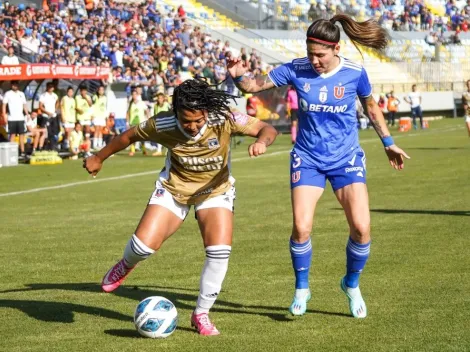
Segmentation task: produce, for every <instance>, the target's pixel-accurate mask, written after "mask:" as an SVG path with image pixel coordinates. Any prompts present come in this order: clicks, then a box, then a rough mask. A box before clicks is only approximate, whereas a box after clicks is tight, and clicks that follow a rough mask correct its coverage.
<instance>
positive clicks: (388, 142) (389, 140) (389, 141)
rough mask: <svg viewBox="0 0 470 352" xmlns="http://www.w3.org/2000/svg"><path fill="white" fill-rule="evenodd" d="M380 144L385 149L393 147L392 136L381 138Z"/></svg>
mask: <svg viewBox="0 0 470 352" xmlns="http://www.w3.org/2000/svg"><path fill="white" fill-rule="evenodd" d="M382 144H383V145H384V147H385V148H387V147H390V146H391V145H394V144H395V142H394V141H393V138H392V136H387V137H384V138H382Z"/></svg>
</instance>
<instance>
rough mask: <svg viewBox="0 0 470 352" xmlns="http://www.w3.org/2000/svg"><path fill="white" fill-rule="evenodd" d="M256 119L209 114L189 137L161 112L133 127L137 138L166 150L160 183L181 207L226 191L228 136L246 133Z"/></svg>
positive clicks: (170, 115) (171, 115) (169, 115)
mask: <svg viewBox="0 0 470 352" xmlns="http://www.w3.org/2000/svg"><path fill="white" fill-rule="evenodd" d="M257 121H258V120H257V119H255V118H253V117H251V116H248V115H245V114H241V113H238V112H236V113H233V114H232V115H231V116H229V117H227V118H221V117H218V116H211V115H209V118H208V121H207V123H206V124H205V125H204V126H203V128H202V129H201V130H200V131H199V133H198V134H197V135H196V136H194V137H192V136H190V135H189V134H187V133H186V132H185V131H184V129H183V128H182V127H181V125H180V124H179V122H178V119H177V118H176V116H175V114H174V113H173V112H162V113H160V114H158V115H156V116H154V117H152V118H150V119H148V120H147V121H144V122H142V123H141V124H140V125H138V126H137V127H136V133H137V135H138V136H139V137H140V138H142V139H144V140H148V141H153V142H157V143H159V144H161V145H163V146H164V147H166V148H168V154H167V157H166V162H165V166H164V168H163V169H162V170H161V172H160V178H159V180H160V182H161V183H162V184H163V186H164V187H165V189H167V190H168V191H169V192H170V193H171V194H172V195H173V197H174V198H175V200H176V201H178V202H179V203H182V204H198V203H200V202H202V201H204V200H205V199H209V198H212V197H215V196H217V195H220V194H223V193H224V192H226V191H227V190H228V189H229V188H230V186H231V184H232V183H233V182H232V179H231V175H230V167H231V165H230V136H231V135H232V134H235V133H239V134H246V133H247V131H249V130H250V128H251V127H252V126H253V125H254V124H256V122H257Z"/></svg>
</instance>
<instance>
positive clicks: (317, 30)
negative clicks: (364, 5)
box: [307, 14, 389, 52]
mask: <svg viewBox="0 0 470 352" xmlns="http://www.w3.org/2000/svg"><path fill="white" fill-rule="evenodd" d="M336 22H339V23H340V24H341V26H342V27H343V30H344V33H346V35H347V36H348V37H349V39H350V40H351V41H352V42H353V44H354V46H356V48H357V49H358V50H359V48H358V47H357V45H358V44H359V45H362V46H365V47H369V48H372V49H375V50H379V51H380V50H383V49H385V48H386V46H387V43H388V40H389V35H388V33H387V30H386V29H384V28H382V27H381V26H380V25H379V24H378V23H377V21H375V20H373V19H369V20H367V21H365V22H356V21H355V20H353V19H352V18H351V17H349V16H347V15H342V14H340V15H335V16H333V17H332V18H331V19H330V20H323V19H320V20H316V21H315V22H313V23H312V24H311V25H310V27H308V29H307V43H309V42H310V43H318V44H322V45H325V46H328V47H333V48H334V47H335V46H336V45H337V44H338V42H339V40H340V30H339V27H338V26H337V25H336V24H335V23H336ZM359 52H360V50H359Z"/></svg>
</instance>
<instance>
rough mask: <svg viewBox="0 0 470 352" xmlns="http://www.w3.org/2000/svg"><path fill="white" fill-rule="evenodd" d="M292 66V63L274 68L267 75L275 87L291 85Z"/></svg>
mask: <svg viewBox="0 0 470 352" xmlns="http://www.w3.org/2000/svg"><path fill="white" fill-rule="evenodd" d="M292 72H293V65H292V62H289V63H287V64H284V65H281V66H279V67H276V68H275V69H273V70H271V71H270V72H269V73H268V76H269V78H270V79H271V81H272V82H273V83H274V85H275V86H276V87H280V86H285V85H288V84H291V80H292Z"/></svg>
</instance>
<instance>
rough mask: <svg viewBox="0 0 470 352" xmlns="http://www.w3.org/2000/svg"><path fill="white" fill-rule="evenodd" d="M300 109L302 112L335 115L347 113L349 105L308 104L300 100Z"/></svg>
mask: <svg viewBox="0 0 470 352" xmlns="http://www.w3.org/2000/svg"><path fill="white" fill-rule="evenodd" d="M300 108H301V109H302V111H305V112H307V111H310V112H332V113H335V114H338V113H341V112H345V111H346V110H347V109H348V105H347V104H344V105H336V106H333V105H323V104H310V105H309V104H308V103H307V102H306V101H305V100H304V99H300Z"/></svg>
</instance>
